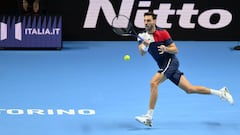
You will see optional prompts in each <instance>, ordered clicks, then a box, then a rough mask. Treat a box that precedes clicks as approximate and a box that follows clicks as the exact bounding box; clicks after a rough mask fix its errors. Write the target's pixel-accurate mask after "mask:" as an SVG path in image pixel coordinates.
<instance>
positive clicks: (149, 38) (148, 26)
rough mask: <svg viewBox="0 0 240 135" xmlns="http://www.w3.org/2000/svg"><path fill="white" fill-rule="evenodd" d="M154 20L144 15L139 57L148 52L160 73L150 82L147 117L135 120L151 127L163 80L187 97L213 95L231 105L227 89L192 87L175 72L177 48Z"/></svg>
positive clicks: (148, 13)
mask: <svg viewBox="0 0 240 135" xmlns="http://www.w3.org/2000/svg"><path fill="white" fill-rule="evenodd" d="M156 17H157V15H155V14H154V13H152V12H146V13H145V14H144V24H145V31H143V33H140V34H139V36H140V37H142V38H143V39H144V41H142V40H140V39H138V41H139V51H140V54H141V55H144V54H145V53H147V52H148V53H149V54H150V55H151V56H152V57H153V59H154V60H155V61H156V62H157V64H158V66H159V70H158V71H157V72H156V74H155V75H154V76H153V77H152V79H151V81H150V101H149V108H148V111H147V114H145V115H143V116H136V120H137V121H139V122H141V123H143V124H145V125H147V126H152V118H153V112H154V108H155V104H156V102H157V97H158V86H159V84H161V83H163V82H164V81H165V80H166V79H169V80H170V81H172V82H173V83H174V84H175V85H177V86H178V87H179V88H181V89H183V90H184V91H185V92H186V93H188V94H192V93H197V94H208V95H210V94H212V95H216V96H218V97H220V98H222V99H224V100H226V101H228V102H229V103H230V104H233V102H234V101H233V98H232V96H231V94H230V93H229V91H228V89H227V88H226V87H223V88H221V89H220V90H214V89H210V88H206V87H203V86H194V85H192V84H191V83H190V82H189V81H188V80H187V79H186V77H185V76H184V75H183V73H182V72H181V71H180V70H179V69H178V68H179V61H178V59H177V57H176V56H175V54H176V53H177V52H178V48H177V47H176V45H175V43H174V41H173V40H172V39H171V36H170V35H169V33H168V32H167V31H166V30H165V29H162V28H159V27H157V26H156Z"/></svg>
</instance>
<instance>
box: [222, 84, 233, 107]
mask: <svg viewBox="0 0 240 135" xmlns="http://www.w3.org/2000/svg"><path fill="white" fill-rule="evenodd" d="M220 91H221V93H222V95H221V97H220V98H221V99H223V100H226V101H228V102H229V103H230V104H231V105H232V104H233V103H234V100H233V98H232V95H231V94H230V92H229V91H228V88H227V87H223V88H221V89H220Z"/></svg>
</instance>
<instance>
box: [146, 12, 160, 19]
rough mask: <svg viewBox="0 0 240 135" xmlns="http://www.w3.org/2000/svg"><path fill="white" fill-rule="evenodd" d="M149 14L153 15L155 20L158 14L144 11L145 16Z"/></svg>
mask: <svg viewBox="0 0 240 135" xmlns="http://www.w3.org/2000/svg"><path fill="white" fill-rule="evenodd" d="M147 15H150V16H152V18H153V19H154V20H155V19H156V18H157V15H156V14H154V13H153V12H145V13H144V16H147Z"/></svg>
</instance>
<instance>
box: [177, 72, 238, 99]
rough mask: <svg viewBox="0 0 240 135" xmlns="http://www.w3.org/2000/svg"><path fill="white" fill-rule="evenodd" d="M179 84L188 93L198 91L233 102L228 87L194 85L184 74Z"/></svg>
mask: <svg viewBox="0 0 240 135" xmlns="http://www.w3.org/2000/svg"><path fill="white" fill-rule="evenodd" d="M178 86H179V87H180V88H181V89H183V90H184V91H185V92H186V93H189V94H191V93H198V94H213V95H216V96H218V97H220V98H222V99H224V100H227V101H228V102H229V103H230V104H233V102H234V101H233V98H232V96H231V94H230V93H229V91H228V89H227V88H226V87H223V88H222V89H220V90H214V89H210V88H207V87H204V86H195V85H192V84H191V83H190V82H189V81H188V80H187V79H186V77H185V76H184V75H181V77H180V80H179V84H178Z"/></svg>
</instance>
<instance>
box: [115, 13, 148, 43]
mask: <svg viewBox="0 0 240 135" xmlns="http://www.w3.org/2000/svg"><path fill="white" fill-rule="evenodd" d="M112 30H113V32H115V33H116V34H117V35H119V36H123V37H129V36H132V37H136V38H139V39H140V40H141V41H144V39H143V38H142V37H140V36H138V34H137V32H136V31H135V29H134V26H133V24H132V23H131V22H130V20H129V18H128V17H126V16H124V15H118V16H115V17H114V18H113V20H112Z"/></svg>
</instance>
